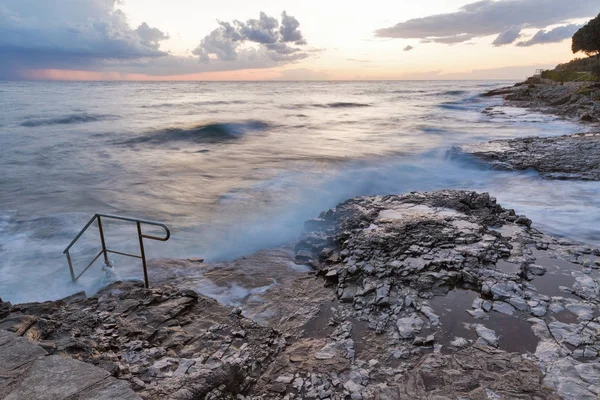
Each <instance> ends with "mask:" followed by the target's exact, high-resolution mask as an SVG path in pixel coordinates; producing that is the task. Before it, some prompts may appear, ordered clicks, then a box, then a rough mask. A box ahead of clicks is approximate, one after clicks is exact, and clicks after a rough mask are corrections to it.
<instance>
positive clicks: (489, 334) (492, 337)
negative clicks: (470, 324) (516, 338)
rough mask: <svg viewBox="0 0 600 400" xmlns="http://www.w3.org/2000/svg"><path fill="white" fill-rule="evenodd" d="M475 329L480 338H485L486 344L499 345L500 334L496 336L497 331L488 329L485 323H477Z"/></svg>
mask: <svg viewBox="0 0 600 400" xmlns="http://www.w3.org/2000/svg"><path fill="white" fill-rule="evenodd" d="M475 331H476V332H477V336H479V339H481V340H483V343H484V344H487V345H489V346H492V347H498V336H496V333H495V332H494V331H493V330H491V329H488V328H486V327H485V326H483V325H480V324H477V325H476V326H475Z"/></svg>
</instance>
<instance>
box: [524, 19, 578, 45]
mask: <svg viewBox="0 0 600 400" xmlns="http://www.w3.org/2000/svg"><path fill="white" fill-rule="evenodd" d="M581 27H582V25H576V24H571V25H565V26H559V27H556V28H554V29H551V30H549V31H545V30H541V31H538V32H537V33H536V34H535V35H534V36H533V37H532V38H531V39H529V40H527V41H524V42H519V43H517V46H520V47H527V46H533V45H536V44H545V43H558V42H562V41H563V40H566V39H570V38H572V37H573V35H574V34H575V32H577V31H578V30H579V29H580V28H581Z"/></svg>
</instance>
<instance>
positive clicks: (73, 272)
mask: <svg viewBox="0 0 600 400" xmlns="http://www.w3.org/2000/svg"><path fill="white" fill-rule="evenodd" d="M65 254H66V255H67V261H68V262H69V270H70V271H71V280H72V281H73V282H75V271H73V261H71V254H69V251H68V250H67V252H66V253H65Z"/></svg>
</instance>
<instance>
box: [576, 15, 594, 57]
mask: <svg viewBox="0 0 600 400" xmlns="http://www.w3.org/2000/svg"><path fill="white" fill-rule="evenodd" d="M571 49H572V50H573V53H578V52H580V51H582V52H584V53H585V54H587V55H588V56H593V55H596V56H598V57H599V58H600V14H598V16H597V17H596V18H594V19H592V20H591V21H590V22H588V23H587V24H586V25H585V26H584V27H583V28H581V29H580V30H578V31H577V32H576V33H575V35H573V45H572V46H571Z"/></svg>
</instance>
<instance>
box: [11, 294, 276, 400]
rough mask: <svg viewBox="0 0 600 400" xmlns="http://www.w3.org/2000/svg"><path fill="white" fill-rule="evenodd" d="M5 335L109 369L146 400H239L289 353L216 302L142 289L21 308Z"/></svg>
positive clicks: (273, 338)
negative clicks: (10, 333) (278, 358)
mask: <svg viewBox="0 0 600 400" xmlns="http://www.w3.org/2000/svg"><path fill="white" fill-rule="evenodd" d="M0 328H4V329H10V330H12V331H14V332H16V333H17V334H19V335H23V336H25V337H28V338H29V339H32V340H37V341H42V342H43V343H44V345H45V347H46V348H48V351H49V352H51V353H53V354H60V355H63V356H68V357H71V358H74V359H77V360H81V361H84V362H87V363H90V364H94V365H97V366H99V367H102V368H104V369H106V370H107V371H108V372H110V374H112V375H113V376H115V377H117V378H119V379H121V380H126V381H129V382H130V384H131V386H132V387H133V389H135V390H136V391H137V392H138V394H139V395H140V396H141V397H142V398H145V399H165V398H172V399H181V400H184V399H185V400H187V399H201V398H207V399H210V398H223V399H228V398H232V399H233V398H235V396H236V395H237V394H238V393H240V392H244V391H247V390H248V388H249V387H251V386H252V385H253V383H254V382H255V379H256V378H258V377H259V376H260V375H261V374H262V372H263V371H264V369H265V368H266V367H267V366H268V365H269V364H270V362H271V361H272V358H273V357H274V356H275V355H276V354H277V353H278V352H279V351H280V348H281V347H283V346H284V345H285V340H284V339H283V338H282V337H280V335H279V334H278V333H276V332H274V331H273V330H272V329H270V328H266V327H261V326H259V325H257V324H256V323H254V322H253V321H250V320H248V319H245V318H243V317H241V316H239V315H238V313H232V310H231V309H228V308H226V307H223V306H221V305H219V304H218V303H217V302H216V301H215V300H212V299H209V298H206V297H202V296H199V295H198V294H197V293H195V292H193V291H189V290H184V291H181V290H178V289H177V288H173V287H168V286H165V287H161V288H155V289H144V288H143V287H142V286H141V285H140V284H136V283H116V284H113V285H111V286H109V287H108V288H106V289H104V290H103V291H102V292H100V293H99V294H98V296H97V297H94V298H91V299H79V300H75V301H72V302H60V301H59V302H48V303H42V304H24V305H20V306H16V307H13V310H12V313H11V314H10V316H9V317H8V318H7V319H5V320H3V321H2V322H0Z"/></svg>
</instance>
